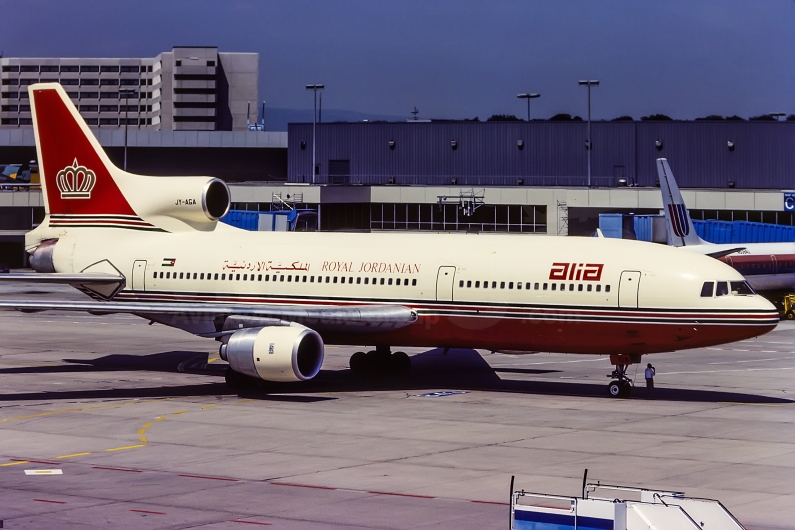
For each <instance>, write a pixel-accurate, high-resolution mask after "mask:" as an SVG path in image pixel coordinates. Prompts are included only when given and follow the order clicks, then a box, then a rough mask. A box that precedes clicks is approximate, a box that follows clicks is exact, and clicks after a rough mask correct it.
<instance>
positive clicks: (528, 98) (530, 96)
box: [516, 93, 541, 122]
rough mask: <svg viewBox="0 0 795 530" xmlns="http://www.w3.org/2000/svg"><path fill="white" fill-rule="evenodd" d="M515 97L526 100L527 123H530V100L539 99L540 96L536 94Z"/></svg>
mask: <svg viewBox="0 0 795 530" xmlns="http://www.w3.org/2000/svg"><path fill="white" fill-rule="evenodd" d="M516 97H517V98H519V99H526V100H527V121H528V122H530V100H531V99H534V98H540V97H541V94H536V93H528V94H516Z"/></svg>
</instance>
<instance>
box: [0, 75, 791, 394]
mask: <svg viewBox="0 0 795 530" xmlns="http://www.w3.org/2000/svg"><path fill="white" fill-rule="evenodd" d="M29 92H30V101H31V107H32V112H33V121H34V130H35V136H36V147H37V150H38V156H39V165H40V171H41V175H42V178H41V182H42V190H43V194H44V201H45V205H46V206H45V210H46V216H45V218H44V220H43V221H42V223H41V225H40V226H38V227H37V228H36V229H34V230H33V231H32V232H30V233H29V234H28V235H27V239H26V248H27V250H28V252H30V253H31V260H30V261H31V265H32V266H33V268H34V269H35V270H36V271H37V274H12V275H3V276H6V277H7V278H6V279H9V280H14V279H24V280H26V281H30V280H31V277H32V278H33V279H38V281H43V282H61V283H68V284H71V285H74V286H75V287H76V288H78V289H80V290H81V291H83V292H85V293H86V294H88V295H90V296H91V297H92V300H86V301H85V302H65V301H64V302H58V301H52V302H24V301H23V302H19V301H6V302H0V307H1V308H6V309H16V310H21V311H43V310H68V311H88V312H92V313H95V314H107V313H131V314H134V315H138V316H140V317H143V318H146V319H149V320H152V321H155V322H159V323H162V324H165V325H168V326H173V327H176V328H180V329H183V330H185V331H188V332H190V333H193V334H196V335H199V336H202V337H208V338H214V339H216V340H218V341H219V342H220V343H221V346H220V355H221V357H222V358H223V359H225V360H227V361H228V362H229V370H228V372H227V382H229V384H230V385H238V384H241V383H243V382H245V381H249V380H251V378H256V379H262V380H265V381H301V380H307V379H311V378H312V377H314V376H315V375H316V374H317V373H318V371H319V370H320V368H321V365H322V363H323V355H324V347H325V345H326V344H354V345H356V344H358V345H366V346H367V347H369V348H372V351H370V352H368V353H364V352H357V353H355V354H354V355H353V356H352V357H351V359H350V365H351V369H352V370H353V371H354V372H355V373H360V374H364V375H368V374H373V373H381V374H384V373H403V372H405V371H407V370H408V369H409V368H410V358H409V357H408V356H407V355H406V354H405V353H402V352H395V353H392V348H398V347H428V348H432V347H441V348H478V349H485V350H492V351H500V352H512V353H522V352H524V353H532V352H538V351H547V352H565V353H578V354H591V355H609V356H610V359H611V362H612V363H613V364H614V365H616V370H615V371H614V372H613V380H612V382H611V383H610V385H609V387H608V388H609V391H610V394H611V395H614V396H620V395H626V394H627V393H628V392H629V390H630V382H629V379H628V378H627V377H626V369H627V366H629V365H631V364H633V363H638V362H640V358H641V356H642V355H645V354H651V353H656V352H667V351H673V350H683V349H688V348H700V347H705V346H712V345H716V344H723V343H726V342H732V341H737V340H742V339H747V338H750V337H754V336H757V335H761V334H763V333H766V332H768V331H770V330H772V329H773V328H774V327H775V326H776V324H777V323H778V315H777V313H776V311H775V308H774V307H773V306H772V305H771V304H770V303H769V302H768V301H766V300H765V299H764V298H762V297H760V296H758V295H756V294H755V293H754V292H753V290H752V289H751V288H750V287H749V286H748V285H747V284H746V283H745V280H744V279H743V277H742V276H741V275H740V274H739V273H738V272H737V271H735V270H734V269H732V268H731V267H729V266H727V265H726V264H724V263H721V262H719V261H717V260H714V259H712V258H710V257H707V256H703V255H699V254H696V253H689V252H687V253H683V252H681V251H678V250H677V249H673V248H670V247H666V246H661V245H654V244H650V243H643V242H637V241H623V240H615V239H606V238H602V237H594V238H577V237H539V236H520V235H486V234H435V233H428V234H419V233H371V234H351V233H332V232H325V233H319V232H316V233H310V232H249V231H244V230H240V229H237V228H233V227H231V226H228V225H225V224H222V223H220V222H219V221H218V220H219V219H220V218H221V217H222V216H223V215H224V214H225V213H226V212H227V210H228V208H229V200H230V198H229V191H228V189H227V187H226V185H225V184H224V183H223V182H222V181H220V180H218V179H214V178H210V177H151V176H141V175H133V174H131V173H127V172H124V171H122V170H120V169H119V168H117V167H115V166H114V165H113V164H112V163H111V162H110V160H109V159H108V157H107V155H106V154H105V153H104V151H103V150H102V149H101V147H100V146H99V143H98V142H97V140H96V138H95V137H94V136H93V135H92V133H91V131H90V130H89V128H88V127H87V126H86V124H85V122H84V121H83V119H82V118H81V117H80V115H79V114H78V112H77V110H76V109H75V107H74V105H73V104H72V103H71V102H70V100H69V98H68V97H67V95H66V93H65V92H64V90H63V88H61V86H60V85H58V84H38V85H32V86H31V87H29ZM710 285H711V286H725V287H726V295H725V296H716V295H715V293H716V292H723V290H721V289H718V290H717V291H716V290H715V289H712V290H711V291H710V294H709V295H704V293H705V292H706V291H707V289H706V287H705V286H710ZM451 362H454V361H452V360H451Z"/></svg>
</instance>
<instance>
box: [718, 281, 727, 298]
mask: <svg viewBox="0 0 795 530" xmlns="http://www.w3.org/2000/svg"><path fill="white" fill-rule="evenodd" d="M727 294H729V282H718V287H717V288H716V289H715V296H726V295H727Z"/></svg>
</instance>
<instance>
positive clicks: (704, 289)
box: [701, 282, 715, 298]
mask: <svg viewBox="0 0 795 530" xmlns="http://www.w3.org/2000/svg"><path fill="white" fill-rule="evenodd" d="M714 290H715V282H704V285H702V286H701V297H702V298H712V292H713V291H714Z"/></svg>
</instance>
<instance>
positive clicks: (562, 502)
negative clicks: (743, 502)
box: [511, 482, 745, 530]
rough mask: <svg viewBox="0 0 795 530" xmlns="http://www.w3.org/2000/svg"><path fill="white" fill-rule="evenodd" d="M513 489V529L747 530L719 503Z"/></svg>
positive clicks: (676, 496) (641, 494) (645, 494)
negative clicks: (577, 494)
mask: <svg viewBox="0 0 795 530" xmlns="http://www.w3.org/2000/svg"><path fill="white" fill-rule="evenodd" d="M511 489H512V495H511V529H512V530H745V527H743V525H742V524H741V523H740V522H739V521H738V520H737V519H736V518H735V517H734V516H733V515H732V514H731V513H730V512H729V511H728V510H727V509H726V507H725V506H723V504H721V503H720V501H717V500H712V499H700V498H693V497H685V495H684V493H680V492H669V491H653V490H648V489H643V488H631V487H623V486H612V485H603V484H600V483H598V482H596V483H586V484H585V486H584V488H583V497H582V498H579V497H563V496H558V495H547V494H543V493H531V492H526V491H524V490H521V491H513V488H511ZM597 492H599V493H600V494H603V492H604V493H607V492H609V493H610V494H611V495H610V496H596V495H595V493H597Z"/></svg>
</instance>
